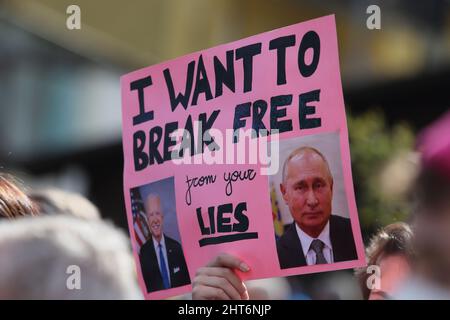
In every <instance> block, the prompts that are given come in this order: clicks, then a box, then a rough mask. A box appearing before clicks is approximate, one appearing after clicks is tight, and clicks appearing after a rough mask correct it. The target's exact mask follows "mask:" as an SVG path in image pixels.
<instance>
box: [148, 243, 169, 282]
mask: <svg viewBox="0 0 450 320" xmlns="http://www.w3.org/2000/svg"><path fill="white" fill-rule="evenodd" d="M152 240H153V246H154V247H155V253H156V258H157V259H158V267H159V271H160V272H161V275H162V270H161V261H160V260H161V259H160V258H159V244H160V243H161V250H162V253H163V256H164V260H165V262H166V270H167V276H168V278H169V286H170V269H169V260H167V249H166V241H165V240H164V235H162V237H161V241H160V242H159V243H158V241H156V239H155V238H153V237H152Z"/></svg>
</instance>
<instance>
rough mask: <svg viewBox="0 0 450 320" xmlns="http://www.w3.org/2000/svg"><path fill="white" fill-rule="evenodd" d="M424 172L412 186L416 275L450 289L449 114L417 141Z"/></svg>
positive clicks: (424, 132) (436, 122)
mask: <svg viewBox="0 0 450 320" xmlns="http://www.w3.org/2000/svg"><path fill="white" fill-rule="evenodd" d="M417 150H418V151H419V152H420V154H421V171H420V173H419V175H418V177H417V179H416V181H415V183H414V185H413V187H412V193H411V196H412V200H413V203H414V204H415V207H414V216H413V218H414V219H413V221H414V225H415V240H416V241H415V245H416V248H417V262H416V268H415V270H416V272H417V273H419V274H420V276H421V277H424V278H425V279H427V280H428V281H430V282H433V283H434V284H435V285H438V286H440V287H444V288H446V289H447V290H450V273H449V272H448V270H449V269H450V112H447V113H446V114H445V115H444V116H442V117H441V118H440V119H438V120H437V121H435V122H434V123H433V124H431V125H430V126H429V127H427V128H426V129H425V130H423V131H422V132H421V133H420V134H419V136H418V139H417Z"/></svg>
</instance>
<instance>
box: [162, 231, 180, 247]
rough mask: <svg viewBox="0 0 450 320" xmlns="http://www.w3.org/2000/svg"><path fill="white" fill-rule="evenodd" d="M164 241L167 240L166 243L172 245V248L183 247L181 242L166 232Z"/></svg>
mask: <svg viewBox="0 0 450 320" xmlns="http://www.w3.org/2000/svg"><path fill="white" fill-rule="evenodd" d="M164 241H165V242H166V245H167V246H168V247H172V248H174V247H175V248H180V249H181V244H180V243H179V242H178V241H177V240H175V239H172V238H171V237H168V236H167V235H166V234H164Z"/></svg>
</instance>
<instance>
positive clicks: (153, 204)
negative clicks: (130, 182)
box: [145, 194, 164, 242]
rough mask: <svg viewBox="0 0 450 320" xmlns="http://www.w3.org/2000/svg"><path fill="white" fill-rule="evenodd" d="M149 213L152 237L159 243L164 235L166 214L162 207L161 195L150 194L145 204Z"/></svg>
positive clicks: (148, 220) (148, 219)
mask: <svg viewBox="0 0 450 320" xmlns="http://www.w3.org/2000/svg"><path fill="white" fill-rule="evenodd" d="M145 205H146V211H147V223H148V226H149V228H150V233H151V234H152V237H153V238H154V239H155V240H157V241H158V242H159V241H160V240H161V238H162V235H163V232H164V231H163V223H164V214H163V211H162V207H161V199H160V197H159V195H156V194H150V195H148V196H147V200H146V202H145Z"/></svg>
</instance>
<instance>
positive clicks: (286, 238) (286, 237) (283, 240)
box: [277, 223, 297, 246]
mask: <svg viewBox="0 0 450 320" xmlns="http://www.w3.org/2000/svg"><path fill="white" fill-rule="evenodd" d="M296 232H297V231H296V230H295V225H294V223H291V224H290V225H289V226H288V227H287V229H286V231H285V232H284V233H283V235H282V236H281V237H280V238H279V239H278V240H277V246H288V245H289V244H291V241H292V237H293V236H295V233H296Z"/></svg>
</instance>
